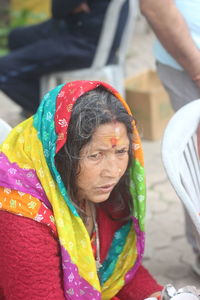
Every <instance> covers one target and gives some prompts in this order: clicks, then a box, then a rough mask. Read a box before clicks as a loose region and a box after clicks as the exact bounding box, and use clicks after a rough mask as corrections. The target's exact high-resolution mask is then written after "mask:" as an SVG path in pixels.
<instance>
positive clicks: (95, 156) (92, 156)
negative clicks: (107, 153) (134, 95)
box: [88, 152, 102, 160]
mask: <svg viewBox="0 0 200 300" xmlns="http://www.w3.org/2000/svg"><path fill="white" fill-rule="evenodd" d="M101 157H102V153H100V152H98V153H94V154H91V155H89V156H88V158H89V159H92V160H98V159H100V158H101Z"/></svg>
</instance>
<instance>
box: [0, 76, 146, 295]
mask: <svg viewBox="0 0 200 300" xmlns="http://www.w3.org/2000/svg"><path fill="white" fill-rule="evenodd" d="M98 86H103V87H104V88H106V89H107V90H109V92H111V93H112V94H114V95H115V96H116V98H118V99H119V101H121V103H122V105H123V106H124V107H125V109H126V110H127V112H128V113H129V114H131V112H130V109H129V107H128V106H127V104H126V102H125V101H124V100H123V99H122V97H121V96H120V95H119V93H118V92H117V91H116V90H115V89H113V88H112V87H111V86H109V85H108V84H106V83H103V82H99V81H74V82H70V83H67V84H65V85H60V86H57V87H56V88H55V89H53V90H52V91H50V92H49V93H47V94H46V95H45V96H44V98H43V100H42V102H41V104H40V106H39V109H38V111H37V113H36V114H35V115H34V116H33V117H31V118H29V119H27V120H26V121H24V122H22V123H21V124H19V125H18V126H17V127H15V128H14V129H13V130H12V131H11V133H10V134H9V136H8V137H7V139H6V140H5V142H4V143H3V144H2V145H1V147H0V209H2V210H6V211H9V212H11V213H14V214H18V215H22V216H25V217H27V218H31V219H33V220H35V221H37V222H41V223H44V224H46V225H47V226H50V228H51V229H52V231H53V232H54V233H55V234H56V235H57V236H58V239H59V243H60V249H61V258H62V269H63V282H64V294H65V298H66V299H73V300H75V299H79V300H80V299H83V300H86V299H90V300H100V299H105V300H108V299H111V298H112V297H114V296H115V295H116V294H117V293H118V291H119V290H120V289H121V288H122V287H123V286H124V285H125V284H126V283H128V282H129V281H130V280H131V279H132V278H133V276H134V274H135V272H136V270H137V268H138V266H139V265H140V262H141V258H142V254H143V251H144V215H145V181H144V168H143V155H142V149H141V143H140V139H139V136H138V132H137V129H136V126H135V122H134V121H133V147H132V148H133V156H134V160H133V164H132V166H131V168H130V177H131V184H130V191H131V194H132V198H133V201H134V212H133V217H132V221H130V222H128V223H127V224H125V225H123V226H122V227H121V228H120V229H118V230H117V231H116V232H115V234H114V237H113V240H112V243H111V245H110V249H109V252H108V255H107V257H106V259H105V261H104V262H103V266H102V267H101V269H100V271H99V274H97V270H96V264H95V258H94V255H93V251H92V247H91V241H90V237H89V235H88V232H87V230H86V228H85V226H84V224H83V222H82V219H81V218H80V216H79V214H78V212H77V210H76V208H75V207H74V205H73V204H72V202H71V201H70V198H69V195H68V193H67V190H66V188H65V185H64V183H63V182H62V179H61V176H60V174H59V173H58V171H57V169H56V167H55V162H54V158H55V154H56V153H57V152H58V151H59V150H60V149H61V147H62V146H63V145H64V144H65V143H66V139H67V129H68V124H69V121H70V116H71V112H72V109H73V105H74V103H75V102H76V100H77V99H78V98H79V97H80V96H81V95H83V94H84V93H86V92H88V91H90V90H93V89H95V88H97V87H98Z"/></svg>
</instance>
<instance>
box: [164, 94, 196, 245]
mask: <svg viewBox="0 0 200 300" xmlns="http://www.w3.org/2000/svg"><path fill="white" fill-rule="evenodd" d="M199 124H200V99H198V100H195V101H192V102H190V103H189V104H187V105H185V106H183V107H182V108H181V109H180V110H178V111H177V112H176V113H175V114H174V116H173V117H172V119H171V120H170V122H169V123H168V125H167V127H166V130H165V133H164V137H163V142H162V159H163V164H164V167H165V170H166V172H167V175H168V177H169V180H170V182H171V184H172V186H173V187H174V189H175V191H176V193H177V195H178V197H179V198H180V200H181V201H182V203H183V205H184V206H185V209H186V211H187V212H188V214H189V215H190V217H191V219H192V221H193V224H194V226H195V228H196V238H197V242H198V244H199V245H200V156H199V155H200V153H199V152H198V147H197V129H198V126H199ZM198 135H199V139H200V134H198ZM177 217H178V216H177Z"/></svg>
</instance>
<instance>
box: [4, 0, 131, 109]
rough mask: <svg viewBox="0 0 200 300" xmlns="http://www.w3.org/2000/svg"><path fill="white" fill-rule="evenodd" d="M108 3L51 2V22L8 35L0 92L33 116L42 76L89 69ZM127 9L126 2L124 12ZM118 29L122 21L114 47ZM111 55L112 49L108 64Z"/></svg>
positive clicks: (21, 29)
mask: <svg viewBox="0 0 200 300" xmlns="http://www.w3.org/2000/svg"><path fill="white" fill-rule="evenodd" d="M109 2H110V0H96V1H92V0H87V1H86V0H52V18H51V19H49V20H47V21H44V22H42V23H40V24H37V25H32V26H26V27H21V28H17V29H14V30H13V31H11V32H10V34H9V36H8V45H9V49H10V50H11V52H10V54H8V55H6V56H4V57H2V58H0V90H2V91H3V92H4V93H5V94H6V95H7V96H8V97H9V98H11V99H12V100H13V101H15V102H16V103H17V104H19V105H20V106H21V107H22V108H23V109H24V110H25V111H28V112H30V113H35V112H36V109H37V107H38V105H39V98H40V78H41V76H42V75H44V74H48V73H52V72H55V71H60V70H73V69H77V68H85V67H89V66H90V65H91V63H92V60H93V57H94V54H95V50H96V46H97V42H98V39H99V36H100V32H101V28H102V24H103V20H104V15H105V12H106V9H107V7H108V5H109ZM126 8H127V2H126V3H125V6H124V8H123V10H125V11H126ZM123 16H125V14H123ZM121 26H123V20H122V18H121V19H120V24H119V26H118V30H117V33H116V39H115V42H116V43H117V41H118V35H119V34H120V31H121ZM113 53H114V49H112V51H111V54H110V60H112V59H114V57H113V55H112V54H113Z"/></svg>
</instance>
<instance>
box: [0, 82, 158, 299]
mask: <svg viewBox="0 0 200 300" xmlns="http://www.w3.org/2000/svg"><path fill="white" fill-rule="evenodd" d="M144 215H145V181H144V168H143V157H142V149H141V144H140V139H139V136H138V133H137V129H136V126H135V121H134V120H133V117H132V115H131V113H130V110H129V108H128V106H127V104H126V103H125V102H124V100H123V99H122V98H121V96H120V95H119V94H118V93H117V91H115V90H114V89H113V88H112V87H111V86H109V85H107V84H105V83H103V82H97V81H75V82H71V83H68V84H65V85H61V86H58V87H56V88H55V89H54V90H52V91H50V92H49V93H48V94H46V96H45V97H44V99H43V101H42V102H41V105H40V107H39V109H38V111H37V113H36V114H35V115H34V116H33V117H31V118H29V119H28V120H26V121H24V122H23V123H21V124H19V125H18V126H17V127H16V128H14V129H13V130H12V131H11V133H10V134H9V136H8V138H7V139H6V140H5V142H4V143H3V144H2V146H1V152H0V228H1V230H0V244H1V248H0V298H1V299H9V300H12V299H13V300H17V299H23V300H26V299H27V300H30V299H31V300H39V299H48V300H51V299H52V300H55V299H56V300H64V299H73V300H74V299H82V300H84V299H91V300H100V299H105V300H108V299H121V300H122V299H126V300H127V299H128V300H143V299H144V298H146V297H150V296H152V295H155V296H156V297H157V296H158V299H159V295H160V292H159V291H160V290H162V287H161V286H160V285H158V284H157V283H156V281H155V280H154V279H153V278H152V277H151V275H150V274H149V273H148V271H147V270H146V269H145V268H144V267H143V266H142V265H141V260H142V255H143V251H144Z"/></svg>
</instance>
